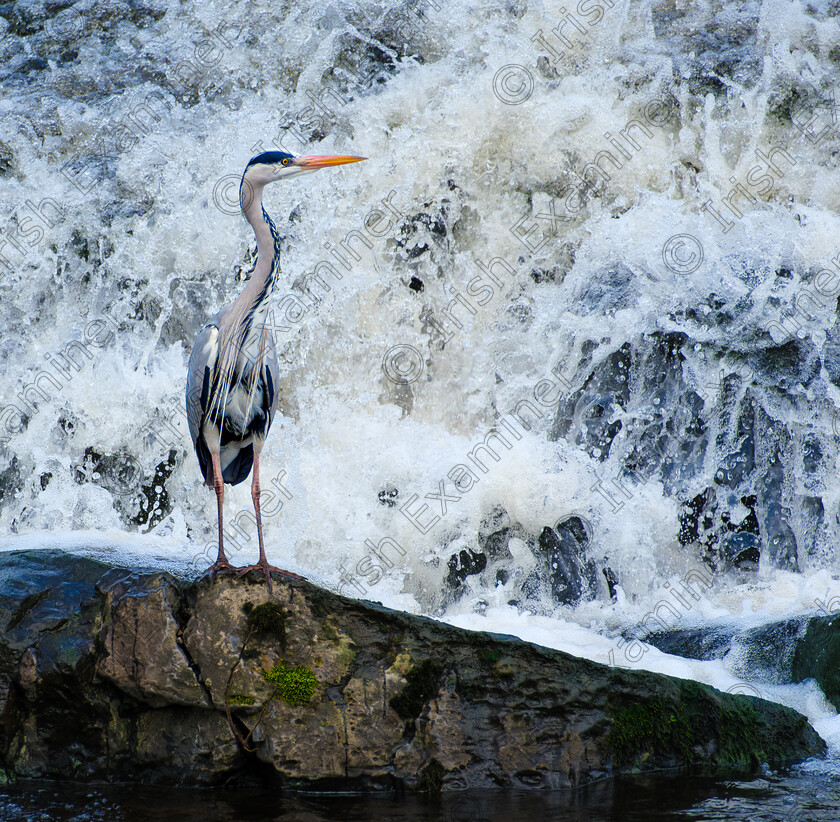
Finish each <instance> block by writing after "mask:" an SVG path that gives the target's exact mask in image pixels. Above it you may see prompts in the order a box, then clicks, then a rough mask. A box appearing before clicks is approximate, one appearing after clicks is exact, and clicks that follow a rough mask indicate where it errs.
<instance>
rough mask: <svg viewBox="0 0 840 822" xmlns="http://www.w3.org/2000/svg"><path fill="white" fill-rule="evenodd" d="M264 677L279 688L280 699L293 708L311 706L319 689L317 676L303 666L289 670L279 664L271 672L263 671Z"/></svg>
mask: <svg viewBox="0 0 840 822" xmlns="http://www.w3.org/2000/svg"><path fill="white" fill-rule="evenodd" d="M263 677H264V679H265V680H266V682H270V683H271V684H272V685H274V686H275V688H277V695H278V696H279V697H280V699H282V700H283V702H285V703H286V704H287V705H291V706H293V707H294V706H298V705H307V704H309V701H310V700H311V699H312V696H313V694H314V693H315V689H316V688H317V687H318V680H317V679H316V678H315V674H313V673H312V671H310V670H309V668H306V667H305V666H303V665H298V667H297V668H287V667H286V666H285V665H282V664H280V663H279V662H278V663H277V664H276V665H275V666H274V667H273V668H272V669H271V670H270V671H263Z"/></svg>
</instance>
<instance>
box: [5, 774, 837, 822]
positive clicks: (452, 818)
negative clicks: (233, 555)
mask: <svg viewBox="0 0 840 822" xmlns="http://www.w3.org/2000/svg"><path fill="white" fill-rule="evenodd" d="M0 800H2V801H3V803H4V804H3V806H2V807H0V822H19V820H21V819H33V820H43V822H146V820H148V822H157V820H161V819H166V820H177V821H178V822H192V820H195V822H199V820H208V822H275V820H283V822H367V820H370V819H387V820H389V822H409V820H410V821H411V822H502V821H503V820H504V822H531V820H534V819H540V818H543V819H552V820H556V821H557V822H613V821H614V820H615V822H625V820H626V822H718V820H720V822H736V821H737V820H744V822H837V820H838V819H840V791H838V790H837V789H836V788H834V789H832V788H830V787H827V786H826V785H825V783H824V782H823V781H822V780H819V779H814V778H813V777H810V776H807V775H804V774H801V773H800V774H798V775H797V774H787V775H780V774H767V775H766V776H765V777H764V778H761V779H754V780H749V781H743V780H738V779H730V780H724V779H720V778H716V779H715V778H712V777H699V776H698V777H693V778H686V777H679V778H675V777H673V776H671V777H667V776H657V777H645V778H641V777H639V778H627V777H625V778H621V779H617V780H615V781H614V782H605V783H598V784H594V785H589V786H588V787H586V788H584V789H582V790H580V791H578V792H575V793H570V792H559V791H531V792H525V793H523V792H517V791H504V792H496V791H492V790H491V791H480V792H478V791H463V792H456V793H451V794H445V795H444V796H443V797H423V796H419V797H418V796H399V797H397V796H393V795H385V796H380V797H362V796H342V797H338V796H314V795H308V796H305V795H283V796H280V795H278V794H272V793H269V792H265V791H259V790H257V791H251V792H247V791H225V790H212V791H209V790H208V791H196V790H193V791H190V790H186V791H181V790H166V789H164V790H161V789H157V788H156V789H150V788H146V787H136V786H114V785H111V786H102V785H86V786H72V785H62V784H58V783H40V784H37V785H33V784H30V785H28V786H20V787H16V788H14V789H2V788H0Z"/></svg>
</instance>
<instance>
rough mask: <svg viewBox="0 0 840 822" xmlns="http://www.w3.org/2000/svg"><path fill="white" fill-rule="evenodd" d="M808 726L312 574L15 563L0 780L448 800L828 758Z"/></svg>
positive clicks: (4, 655) (1, 670) (780, 711)
mask: <svg viewBox="0 0 840 822" xmlns="http://www.w3.org/2000/svg"><path fill="white" fill-rule="evenodd" d="M824 750H825V746H824V744H823V742H822V740H820V739H819V737H818V736H817V735H816V733H815V732H814V731H813V729H811V727H810V726H809V725H808V724H807V722H806V720H805V718H804V717H802V716H801V715H799V714H797V713H796V712H795V711H792V710H790V709H788V708H784V707H782V706H779V705H776V704H773V703H769V702H764V701H762V700H760V699H756V698H752V697H747V696H739V695H732V694H723V693H719V692H717V691H715V690H714V689H712V688H709V687H707V686H704V685H699V684H697V683H693V682H689V681H685V680H678V679H673V678H670V677H665V676H661V675H658V674H652V673H647V672H643V671H627V670H620V669H612V668H609V667H606V666H603V665H599V664H596V663H593V662H588V661H586V660H583V659H578V658H575V657H572V656H569V655H568V654H564V653H561V652H559V651H553V650H549V649H546V648H540V647H538V646H535V645H531V644H529V643H526V642H522V641H520V640H518V639H515V638H513V637H508V636H500V635H495V634H486V633H476V632H470V631H466V630H462V629H458V628H454V627H452V626H448V625H444V624H442V623H438V622H435V621H433V620H430V619H426V618H421V617H415V616H410V615H407V614H404V613H400V612H397V611H391V610H389V609H386V608H384V607H382V606H380V605H378V604H375V603H369V602H360V601H355V600H350V599H347V598H344V597H341V596H337V595H335V594H333V593H330V592H328V591H325V590H322V589H319V588H317V587H316V586H314V585H312V584H310V583H308V582H305V581H298V580H285V579H283V580H280V579H276V580H275V582H274V586H273V591H272V592H269V590H268V587H267V586H266V583H265V581H264V579H262V577H261V576H259V575H256V574H253V573H252V574H251V575H248V576H246V577H245V578H243V579H236V578H235V577H233V576H232V575H222V576H220V577H217V578H216V579H201V580H198V581H196V582H189V581H185V580H179V579H176V578H175V577H173V576H171V575H170V574H167V573H161V572H159V571H154V570H149V571H144V570H136V569H135V570H130V569H125V568H119V567H111V566H108V565H106V564H103V563H101V562H96V561H93V560H90V559H85V558H79V557H74V556H71V555H68V554H65V553H63V552H61V551H57V550H56V551H41V552H27V551H19V552H9V553H5V554H2V555H0V769H3V770H6V771H10V772H14V773H15V774H17V775H18V776H21V777H30V778H62V779H67V778H70V779H77V780H94V779H98V780H108V781H117V780H129V781H138V782H146V783H156V784H168V785H221V784H242V785H245V784H256V783H258V782H261V783H265V782H269V783H270V784H273V785H275V784H276V785H277V786H279V787H283V788H296V787H297V788H301V787H305V788H315V789H342V790H346V789H363V790H377V789H393V788H404V789H408V790H422V791H431V792H437V791H440V790H447V789H458V788H462V787H482V786H487V787H490V786H492V787H519V788H523V787H554V788H568V787H573V786H575V785H580V784H585V783H587V782H590V781H593V780H595V779H599V778H602V777H604V776H609V775H613V774H616V773H621V772H630V771H632V772H638V771H645V770H651V769H656V768H662V767H674V766H687V765H692V764H694V765H712V766H733V765H734V766H744V767H755V766H757V765H758V764H759V763H761V762H764V761H766V762H771V763H774V762H790V761H795V760H800V759H803V758H806V757H809V756H815V755H821V754H822V753H823V752H824Z"/></svg>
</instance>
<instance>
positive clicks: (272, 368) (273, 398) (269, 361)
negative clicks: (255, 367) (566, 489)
mask: <svg viewBox="0 0 840 822" xmlns="http://www.w3.org/2000/svg"><path fill="white" fill-rule="evenodd" d="M265 334H266V337H267V339H266V352H265V380H266V385H267V387H268V422H267V423H266V426H265V430H266V433H268V429H269V428H270V427H271V421H272V420H273V419H274V412H275V411H276V410H277V403H278V401H279V399H280V366H279V365H278V364H277V348H276V347H275V345H274V337H273V336H272V335H271V332H270V331H269V330H268V329H266V330H265Z"/></svg>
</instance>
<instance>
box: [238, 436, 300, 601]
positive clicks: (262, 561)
mask: <svg viewBox="0 0 840 822" xmlns="http://www.w3.org/2000/svg"><path fill="white" fill-rule="evenodd" d="M251 499H253V500H254V513H255V514H256V515H257V536H258V537H259V541H260V558H259V561H258V562H257V564H256V565H249V566H248V567H247V568H243V569H242V570H241V571H240V572H239V576H242V575H243V574H247V573H248V571H256V570H260V571H262V572H263V573H264V574H265V579H266V581H267V582H268V590H269V591H270V590H271V571H274V572H275V573H278V574H285V576H287V577H294V578H295V579H303V577H302V576H300V575H299V574H293V573H292V572H291V571H284V570H283V569H282V568H277V567H276V566H274V565H269V564H268V560H267V559H266V556H265V546H264V544H263V532H262V519H261V517H260V455H259V453H258V451H257V450H256V448H255V449H254V474H253V477H252V478H251Z"/></svg>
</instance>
